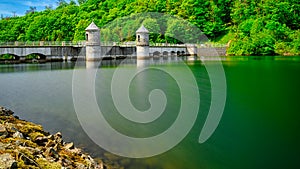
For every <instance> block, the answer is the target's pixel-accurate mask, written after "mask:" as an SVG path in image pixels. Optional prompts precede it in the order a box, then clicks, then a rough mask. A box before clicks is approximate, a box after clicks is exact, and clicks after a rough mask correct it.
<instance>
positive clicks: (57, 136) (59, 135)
mask: <svg viewBox="0 0 300 169" xmlns="http://www.w3.org/2000/svg"><path fill="white" fill-rule="evenodd" d="M54 140H55V141H56V142H57V143H59V144H62V143H63V140H62V135H61V133H60V132H57V133H56V134H55V135H54Z"/></svg>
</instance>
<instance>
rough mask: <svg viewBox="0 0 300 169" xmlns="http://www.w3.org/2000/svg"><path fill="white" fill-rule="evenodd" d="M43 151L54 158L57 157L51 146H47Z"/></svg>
mask: <svg viewBox="0 0 300 169" xmlns="http://www.w3.org/2000/svg"><path fill="white" fill-rule="evenodd" d="M45 153H46V155H48V156H50V157H53V158H55V159H58V158H59V154H58V153H57V152H56V151H55V150H54V149H53V148H52V147H50V148H48V149H47V150H46V152H45Z"/></svg>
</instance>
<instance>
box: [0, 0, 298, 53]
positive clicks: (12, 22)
mask: <svg viewBox="0 0 300 169" xmlns="http://www.w3.org/2000/svg"><path fill="white" fill-rule="evenodd" d="M58 4H59V6H58V7H57V8H56V9H51V7H45V10H44V11H42V12H36V11H35V10H34V7H31V8H30V9H29V10H28V11H27V12H26V15H25V16H22V17H10V18H3V19H2V20H0V41H79V40H84V38H85V36H84V30H85V28H86V27H87V26H88V25H89V24H90V22H91V21H94V22H95V23H96V24H97V25H98V26H99V27H101V28H102V29H101V31H102V33H101V34H102V35H103V37H102V40H103V41H111V40H113V41H132V40H134V37H135V30H136V28H138V27H139V26H140V24H142V23H143V24H144V25H145V26H146V27H147V28H148V29H149V30H150V32H152V33H151V41H152V42H170V43H179V42H180V41H179V40H177V39H175V38H172V35H174V34H176V30H180V28H181V27H180V25H182V23H181V22H179V21H178V20H168V19H166V18H163V17H162V18H151V17H147V16H145V17H144V18H137V20H132V19H131V20H130V19H129V20H128V21H127V22H126V24H118V22H116V21H117V20H116V18H122V17H124V16H134V15H135V14H137V13H141V12H160V13H167V14H171V15H174V16H178V17H180V18H182V19H184V20H186V21H189V22H190V23H192V24H194V25H196V26H197V27H198V28H200V30H202V31H203V32H204V34H205V35H206V36H207V37H208V38H209V39H211V41H217V42H222V43H227V42H229V44H230V46H229V49H228V54H230V55H273V54H285V55H288V54H294V55H295V54H300V30H299V28H300V24H299V23H300V16H299V15H300V4H299V2H298V0H167V1H165V0H149V1H145V0H77V1H76V2H75V1H74V0H71V1H70V2H69V3H66V1H64V0H59V1H58ZM112 21H114V22H115V23H113V24H110V25H114V26H108V27H105V26H106V25H107V23H111V22H112ZM111 31H114V32H115V34H112V33H111ZM116 34H117V35H116ZM191 35H192V34H189V35H187V36H191ZM173 37H174V36H173ZM196 37H197V36H196ZM185 38H187V37H185ZM224 39H225V40H224Z"/></svg>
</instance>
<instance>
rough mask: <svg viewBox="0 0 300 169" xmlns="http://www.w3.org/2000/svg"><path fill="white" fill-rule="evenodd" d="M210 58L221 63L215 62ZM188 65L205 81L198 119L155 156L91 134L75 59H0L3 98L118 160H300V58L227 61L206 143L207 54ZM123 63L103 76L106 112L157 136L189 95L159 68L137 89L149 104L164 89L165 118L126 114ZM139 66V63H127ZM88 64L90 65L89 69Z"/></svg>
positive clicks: (207, 167) (146, 164) (190, 168)
mask: <svg viewBox="0 0 300 169" xmlns="http://www.w3.org/2000/svg"><path fill="white" fill-rule="evenodd" d="M209 64H211V65H213V64H214V62H211V63H209ZM83 65H84V64H83ZM108 65H109V64H108ZM114 65H116V64H114ZM187 65H188V67H189V68H190V69H191V71H192V72H193V74H194V76H195V78H196V81H197V84H198V86H199V93H200V96H201V97H200V98H201V99H200V109H199V113H198V118H197V120H196V123H195V124H194V127H193V128H192V130H191V131H190V132H189V134H188V135H187V137H185V138H184V140H183V141H182V142H180V143H179V144H178V145H177V146H175V147H174V148H173V149H171V150H169V151H167V152H165V153H163V154H161V155H158V156H154V157H150V158H145V159H130V158H122V157H118V156H114V155H111V154H110V153H107V152H106V151H104V150H103V149H101V148H99V146H97V145H96V144H94V143H93V142H92V141H91V140H90V139H88V136H87V135H86V134H85V133H84V131H83V130H82V128H81V127H80V124H79V122H78V120H77V117H76V113H75V110H74V106H73V100H72V75H73V67H74V64H72V63H52V64H50V63H47V64H29V65H0V72H1V73H0V89H1V90H0V105H3V106H5V107H8V108H10V109H12V110H14V111H15V112H16V114H17V115H18V116H20V117H21V118H22V119H26V120H30V121H33V122H36V123H40V124H43V125H44V127H45V129H46V130H48V131H50V132H52V133H54V132H57V131H62V133H63V135H64V139H65V140H66V141H74V142H75V143H76V144H77V145H79V146H81V147H84V149H85V150H86V151H88V152H90V153H91V154H93V155H94V156H96V157H101V158H104V159H105V161H106V162H107V163H112V164H113V165H115V166H117V165H121V166H125V168H130V169H131V168H132V169H136V168H142V169H143V168H151V169H161V168H163V169H174V168H176V169H177V168H178V169H201V168H203V169H211V168H212V169H228V168H230V169H235V168H236V169H247V168H249V169H250V168H251V169H252V168H264V169H268V168H270V169H273V168H299V167H300V163H299V159H300V145H299V143H298V142H299V139H300V132H299V128H300V122H299V121H300V111H299V110H300V102H299V97H300V89H299V87H300V80H299V77H300V76H299V75H300V61H299V59H298V58H290V57H289V58H284V57H275V58H274V57H272V58H270V57H267V58H262V59H261V58H259V57H258V58H250V57H249V58H234V59H233V58H230V59H227V61H223V67H224V70H225V75H226V83H227V100H226V106H225V111H224V113H223V116H222V119H221V121H220V124H219V126H218V128H217V129H216V131H215V132H214V133H213V135H212V136H211V137H210V138H209V140H207V141H206V142H205V143H202V144H199V143H198V137H199V134H200V131H201V129H202V127H203V124H204V122H205V119H206V116H207V113H208V109H209V106H210V99H211V96H210V82H209V76H208V75H207V72H206V69H205V67H204V65H203V64H202V63H201V62H200V61H189V62H187ZM161 66H168V67H171V68H174V69H178V70H180V66H178V64H172V63H168V64H165V65H155V67H158V68H159V67H161ZM115 68H116V67H115V66H102V67H101V68H100V69H99V71H98V73H97V76H96V81H95V86H96V88H95V93H96V97H97V101H98V105H99V106H101V108H102V110H104V111H105V113H104V115H105V117H106V119H107V121H108V122H109V123H110V124H111V126H113V127H114V128H115V129H117V130H118V131H119V132H121V133H124V134H127V135H129V136H132V137H149V136H153V135H156V134H159V133H161V132H163V131H164V130H166V129H168V126H170V125H172V122H173V121H174V120H175V119H176V117H177V114H178V109H179V107H180V106H179V104H178V103H180V101H181V100H180V99H181V98H180V93H179V91H178V85H176V81H175V80H174V78H172V77H170V76H168V74H163V73H161V72H160V71H157V70H156V69H153V70H151V71H149V72H148V73H140V74H139V75H137V76H136V77H135V79H134V80H133V81H132V84H131V86H130V89H129V93H130V97H131V98H130V99H131V100H132V103H133V105H134V106H135V107H136V108H137V109H140V110H145V109H147V108H149V106H150V105H149V102H148V101H147V98H148V94H149V92H150V91H151V90H153V89H156V88H159V89H161V90H163V91H164V92H165V94H166V96H167V98H168V105H167V106H166V111H165V113H164V114H163V116H162V117H161V118H160V119H159V120H157V121H155V122H153V123H149V124H145V125H137V124H133V123H129V122H128V121H126V120H124V119H122V118H121V117H120V115H118V113H117V110H116V108H115V107H114V106H113V103H112V99H111V95H110V90H109V87H110V83H111V78H110V77H111V75H112V74H113V72H114V70H115ZM132 68H134V66H133V65H132V64H129V65H125V66H123V67H122V69H132ZM80 70H81V71H85V69H84V68H80ZM120 86H122V84H120ZM91 124H93V123H92V121H91ZM137 129H138V130H137Z"/></svg>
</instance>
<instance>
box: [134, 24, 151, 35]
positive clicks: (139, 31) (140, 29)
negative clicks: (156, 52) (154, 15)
mask: <svg viewBox="0 0 300 169" xmlns="http://www.w3.org/2000/svg"><path fill="white" fill-rule="evenodd" d="M136 33H149V31H148V30H147V29H146V28H145V27H144V25H142V26H141V27H140V28H139V29H138V30H137V31H136Z"/></svg>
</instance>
